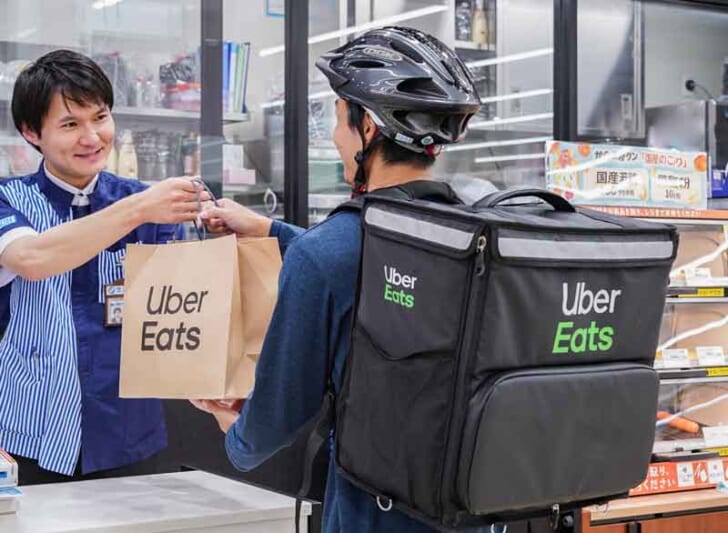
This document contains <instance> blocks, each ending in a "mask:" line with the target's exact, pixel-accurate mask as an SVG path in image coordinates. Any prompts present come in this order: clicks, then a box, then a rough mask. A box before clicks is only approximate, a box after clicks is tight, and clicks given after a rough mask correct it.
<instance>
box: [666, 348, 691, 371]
mask: <svg viewBox="0 0 728 533" xmlns="http://www.w3.org/2000/svg"><path fill="white" fill-rule="evenodd" d="M662 364H663V367H664V368H687V367H689V366H690V354H689V353H688V350H687V348H673V349H670V350H662Z"/></svg>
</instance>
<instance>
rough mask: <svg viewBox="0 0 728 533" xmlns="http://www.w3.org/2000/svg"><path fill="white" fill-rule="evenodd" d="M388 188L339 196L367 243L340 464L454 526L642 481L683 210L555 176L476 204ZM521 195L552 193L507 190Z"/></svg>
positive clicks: (589, 499) (361, 482)
mask: <svg viewBox="0 0 728 533" xmlns="http://www.w3.org/2000/svg"><path fill="white" fill-rule="evenodd" d="M432 186H436V187H440V188H442V187H445V188H447V187H446V186H444V185H443V184H430V185H429V187H432ZM425 188H427V186H425ZM447 189H448V190H449V188H447ZM379 192H380V191H375V192H373V193H370V194H368V195H366V197H365V200H364V202H363V204H364V205H363V207H361V203H362V202H361V201H360V202H359V204H358V205H357V204H356V203H353V204H352V203H349V204H345V205H344V206H343V207H342V208H343V209H356V208H361V209H362V215H361V217H362V252H361V264H360V272H359V281H358V289H357V291H358V292H357V298H356V302H355V309H354V319H353V330H352V338H351V347H350V352H349V355H348V357H347V361H346V364H345V367H344V374H343V380H342V384H341V387H340V390H339V391H338V392H337V394H336V396H335V402H334V403H335V428H336V439H335V440H336V445H335V449H334V456H335V457H334V458H335V460H336V464H337V467H338V469H339V471H340V473H341V474H342V475H343V476H344V477H345V478H347V479H348V480H349V481H351V482H352V483H353V484H354V485H356V486H358V487H360V488H361V489H363V490H365V491H366V492H368V493H370V494H372V495H374V496H375V497H376V500H377V503H378V505H379V507H380V508H381V509H382V510H383V511H384V510H388V509H390V508H392V507H394V508H396V509H399V510H401V511H403V512H405V513H407V514H409V515H411V516H413V517H415V518H418V519H420V520H422V521H424V522H426V523H429V524H430V525H432V526H433V527H437V528H440V529H456V528H458V527H464V526H467V527H472V526H477V525H485V524H490V523H493V522H501V521H505V520H510V519H516V518H523V517H529V516H538V515H539V514H545V513H549V512H553V511H558V510H559V506H561V507H560V508H561V510H564V509H571V508H577V507H581V506H583V505H586V504H589V503H596V502H599V501H603V500H605V499H610V498H613V497H616V496H620V495H624V494H625V493H626V492H627V491H628V490H629V489H630V488H631V487H633V486H636V485H637V484H639V483H640V482H641V481H642V480H643V479H644V477H645V475H646V472H647V466H648V463H649V459H650V454H651V450H652V445H653V439H654V432H655V418H656V412H657V396H658V376H657V374H656V372H655V371H654V369H653V367H652V363H653V359H654V355H655V350H656V346H657V338H658V330H659V325H660V320H661V315H662V312H663V306H664V299H665V293H666V287H667V283H668V274H669V270H670V267H671V264H672V262H673V260H674V258H675V253H676V247H677V235H676V232H675V230H674V228H671V227H668V226H664V225H660V224H654V223H648V222H643V221H639V220H634V219H627V218H621V217H613V216H609V215H606V214H602V213H599V212H595V211H591V210H582V209H579V210H578V211H577V210H576V209H575V208H574V207H572V205H571V204H570V203H569V202H567V201H566V200H564V199H563V198H561V197H560V196H557V195H555V194H553V193H551V192H549V191H546V190H541V189H515V190H508V191H502V192H497V193H494V194H492V195H490V196H487V197H486V198H484V199H483V200H481V201H480V202H478V203H477V204H475V205H473V206H465V205H457V204H455V203H453V205H446V204H445V203H442V202H431V201H427V200H422V199H416V198H417V196H416V194H417V191H415V195H413V193H412V192H411V189H410V191H409V192H407V186H405V187H399V188H396V189H395V191H394V193H393V192H392V190H389V191H384V193H386V194H378V193H379ZM420 192H421V191H420ZM408 194H409V197H408ZM420 196H422V195H420ZM424 196H427V195H424ZM441 196H444V197H445V200H446V201H448V198H447V197H448V194H444V195H441ZM522 197H538V198H539V199H541V200H542V201H543V203H538V204H534V203H530V204H526V205H523V204H522V205H512V203H511V204H504V202H506V201H508V200H513V199H516V198H522ZM413 198H414V199H413ZM450 200H452V199H451V198H450ZM455 201H456V200H452V202H455ZM329 399H330V400H333V396H332V394H331V393H330V394H329Z"/></svg>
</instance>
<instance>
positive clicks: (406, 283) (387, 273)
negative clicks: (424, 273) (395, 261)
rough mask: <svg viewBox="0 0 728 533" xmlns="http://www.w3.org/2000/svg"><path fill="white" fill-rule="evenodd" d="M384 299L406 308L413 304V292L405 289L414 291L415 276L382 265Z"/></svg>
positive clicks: (411, 306) (410, 307)
mask: <svg viewBox="0 0 728 533" xmlns="http://www.w3.org/2000/svg"><path fill="white" fill-rule="evenodd" d="M384 279H385V280H386V283H385V284H384V301H386V302H392V303H395V304H399V305H401V306H402V307H406V308H407V309H412V308H413V307H414V306H415V296H414V294H412V293H410V292H407V291H405V289H407V290H408V291H414V290H415V282H416V281H417V278H416V277H414V276H410V275H408V274H402V273H400V272H398V271H397V269H396V268H395V267H392V266H388V265H384Z"/></svg>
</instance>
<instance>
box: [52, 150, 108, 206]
mask: <svg viewBox="0 0 728 533" xmlns="http://www.w3.org/2000/svg"><path fill="white" fill-rule="evenodd" d="M43 172H44V173H45V175H46V177H47V178H48V180H50V181H51V183H53V185H55V186H56V187H60V188H61V189H63V190H64V191H66V192H69V193H71V194H72V195H73V199H72V200H71V205H76V206H86V205H89V204H90V203H91V202H90V200H89V197H90V196H91V194H93V192H94V190H95V189H96V182H98V181H99V175H98V174H96V175H95V176H94V179H92V180H91V181H90V182H89V184H88V185H86V186H85V187H84V188H83V189H79V188H78V187H74V186H73V185H71V184H69V183H66V182H65V181H63V180H62V179H61V178H58V177H56V176H54V175H53V174H51V172H50V170H48V166H47V165H46V164H45V161H43Z"/></svg>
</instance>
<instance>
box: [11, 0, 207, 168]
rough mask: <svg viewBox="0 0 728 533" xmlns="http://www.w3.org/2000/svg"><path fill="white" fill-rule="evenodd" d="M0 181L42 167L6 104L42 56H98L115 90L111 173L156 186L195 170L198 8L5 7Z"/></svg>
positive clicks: (127, 0) (65, 3)
mask: <svg viewBox="0 0 728 533" xmlns="http://www.w3.org/2000/svg"><path fill="white" fill-rule="evenodd" d="M0 9H1V10H2V13H3V20H2V22H0V115H1V116H2V119H0V130H1V133H0V139H2V140H1V141H0V176H9V175H22V174H25V173H29V172H32V171H34V170H35V169H36V168H37V165H38V162H39V159H40V156H39V154H38V153H37V152H35V150H34V149H33V148H32V147H30V146H29V145H27V143H25V142H24V141H23V139H22V138H21V137H20V135H18V134H17V132H16V131H15V128H14V126H13V123H12V119H11V117H10V106H9V102H10V99H11V97H12V88H13V84H14V82H15V79H16V77H17V74H18V73H19V71H20V70H21V69H22V68H23V67H24V66H25V65H27V64H28V63H29V62H31V61H33V60H35V59H37V58H38V57H39V56H41V55H43V54H44V53H46V52H49V51H51V50H54V49H59V48H68V49H72V50H76V51H78V52H81V53H84V54H86V55H88V56H90V57H92V58H93V59H94V60H95V61H96V62H97V63H98V64H99V65H100V66H101V68H102V69H103V70H104V72H105V73H106V74H107V76H108V77H109V79H110V80H111V83H112V85H113V88H114V108H113V110H112V113H113V116H114V119H115V122H116V143H115V148H114V150H113V151H112V155H111V157H110V158H109V163H108V167H107V168H108V169H109V170H110V171H112V172H116V173H118V174H120V175H123V176H125V177H130V178H138V179H140V180H143V181H150V182H153V181H157V180H160V179H163V178H166V177H169V176H179V175H183V174H187V175H193V174H196V173H197V172H198V170H199V149H198V132H199V122H200V92H201V79H200V68H199V63H200V61H199V47H200V2H199V1H198V0H183V1H180V2H173V1H165V0H157V1H143V0H123V1H119V0H116V1H114V0H96V1H88V0H59V1H58V2H53V3H50V4H49V3H48V2H41V1H30V2H28V1H23V2H21V1H19V0H3V1H2V2H0Z"/></svg>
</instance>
